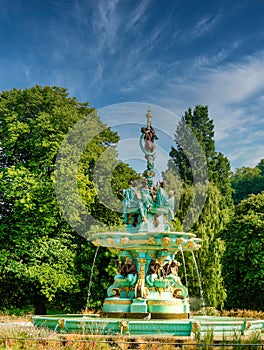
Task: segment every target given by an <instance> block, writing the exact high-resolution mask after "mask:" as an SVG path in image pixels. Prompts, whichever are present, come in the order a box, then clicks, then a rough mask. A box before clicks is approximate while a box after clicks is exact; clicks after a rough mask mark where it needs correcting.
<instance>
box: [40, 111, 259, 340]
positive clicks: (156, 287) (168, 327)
mask: <svg viewBox="0 0 264 350" xmlns="http://www.w3.org/2000/svg"><path fill="white" fill-rule="evenodd" d="M146 116H147V125H146V127H142V128H141V137H140V148H141V150H142V151H143V153H144V155H145V159H146V162H147V167H146V170H145V171H144V173H143V177H142V179H141V180H140V181H134V182H133V183H132V184H131V186H130V188H128V189H125V190H123V218H124V223H125V224H126V230H124V232H103V233H96V234H93V236H92V239H91V240H92V243H93V244H94V245H95V246H96V247H97V249H98V248H99V247H107V248H108V249H110V250H115V251H116V252H117V253H118V259H119V261H118V267H117V270H118V272H117V274H116V275H115V277H114V280H113V283H112V285H110V286H109V287H108V289H107V291H106V293H107V296H106V298H105V300H104V303H103V308H102V316H99V315H91V314H84V315H52V316H33V321H34V324H35V325H37V326H47V327H49V328H51V329H53V330H56V331H60V332H69V333H70V332H85V333H88V334H109V335H111V334H122V335H167V336H168V335H170V336H191V335H193V334H194V333H196V332H200V334H201V335H203V334H205V333H206V332H207V331H208V330H210V331H212V330H213V331H214V332H215V333H218V334H221V335H222V334H223V333H224V334H225V335H229V334H232V333H234V332H238V333H241V334H246V333H247V332H250V331H252V330H256V329H258V330H260V329H261V328H263V326H264V323H263V321H258V320H246V319H236V318H225V319H224V318H220V317H214V318H212V317H206V316H205V317H201V316H200V317H190V304H189V295H188V289H187V286H184V285H183V284H182V282H181V278H180V277H179V276H178V268H179V265H180V263H179V262H178V261H177V253H179V254H181V255H183V253H184V251H190V252H191V253H192V254H193V252H194V251H195V250H197V249H200V247H201V243H202V242H201V239H200V238H197V237H196V235H195V234H193V233H186V232H173V231H171V229H170V226H171V225H170V222H171V221H172V219H173V217H174V213H173V211H174V194H173V192H168V193H167V192H166V184H165V183H164V182H163V181H162V182H160V183H158V184H157V185H156V184H154V176H155V173H154V159H155V140H156V139H158V137H157V135H156V132H155V130H154V128H153V127H152V125H151V118H152V116H151V111H150V109H149V110H148V111H147V114H146ZM184 268H185V266H184Z"/></svg>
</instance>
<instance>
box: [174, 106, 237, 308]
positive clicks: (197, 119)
mask: <svg viewBox="0 0 264 350" xmlns="http://www.w3.org/2000/svg"><path fill="white" fill-rule="evenodd" d="M213 137H214V124H213V121H212V120H211V119H209V116H208V107H207V106H196V107H195V108H194V110H193V111H192V109H191V108H189V109H188V111H187V112H185V115H184V116H183V117H182V119H181V121H180V122H179V124H178V126H177V128H176V133H175V142H176V148H172V150H171V152H170V156H171V159H172V161H173V162H174V164H175V166H176V169H177V172H178V174H179V175H180V178H181V180H182V181H183V188H184V191H183V196H182V200H181V202H180V206H179V210H178V212H177V213H176V218H178V219H179V220H180V221H181V222H182V223H184V222H186V216H189V221H188V222H190V223H192V228H191V231H192V232H193V233H195V234H196V235H197V236H198V237H200V238H202V240H203V243H202V249H201V250H200V251H199V252H198V254H197V255H198V259H197V260H198V267H199V270H200V274H201V282H202V288H203V290H204V296H205V302H206V304H207V305H210V306H215V307H223V304H224V300H225V296H226V292H225V289H224V286H223V276H222V265H221V258H222V255H223V253H224V242H223V240H222V238H221V231H222V230H223V228H224V227H225V225H226V223H227V222H228V221H229V219H230V216H231V214H232V206H233V202H232V191H231V187H230V181H229V175H230V164H229V161H228V160H227V158H226V157H225V156H224V155H223V154H221V153H218V152H216V150H215V142H214V139H213ZM194 139H195V140H196V141H194ZM197 144H198V146H197ZM199 147H200V149H199ZM199 196H200V200H198V199H196V197H199ZM203 199H204V200H203ZM190 206H191V208H190ZM199 207H203V210H202V212H199ZM199 214H200V215H199ZM194 221H195V223H194ZM183 228H184V227H183ZM191 264H193V262H191V261H190V260H188V261H187V265H189V271H191V278H190V279H191V285H190V287H189V289H190V292H191V293H193V294H196V295H197V294H198V295H199V291H198V284H197V283H195V281H194V279H195V277H194V272H193V268H192V266H191ZM196 280H197V279H196Z"/></svg>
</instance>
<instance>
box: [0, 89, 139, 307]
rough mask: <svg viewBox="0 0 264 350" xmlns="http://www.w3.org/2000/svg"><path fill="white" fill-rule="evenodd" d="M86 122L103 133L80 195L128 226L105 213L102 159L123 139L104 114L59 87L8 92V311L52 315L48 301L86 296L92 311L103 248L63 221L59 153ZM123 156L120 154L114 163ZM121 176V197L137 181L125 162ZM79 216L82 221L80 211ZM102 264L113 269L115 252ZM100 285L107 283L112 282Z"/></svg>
mask: <svg viewBox="0 0 264 350" xmlns="http://www.w3.org/2000/svg"><path fill="white" fill-rule="evenodd" d="M83 119H85V120H86V124H87V126H88V127H87V129H88V130H87V129H86V130H83V132H84V133H85V132H87V134H88V136H89V130H93V131H95V130H99V132H98V133H97V134H96V136H95V137H93V138H92V140H91V141H90V142H89V144H88V145H87V147H86V148H85V149H84V150H83V154H82V157H81V159H80V162H79V164H78V171H77V188H78V193H79V195H80V198H81V200H82V202H83V204H84V207H85V210H86V211H87V212H88V213H91V214H92V215H95V216H96V217H97V218H98V219H101V220H102V221H104V220H108V219H109V218H110V217H111V223H112V224H120V223H121V222H122V219H121V214H120V215H119V213H115V212H113V211H111V209H108V208H105V209H104V210H102V209H100V208H102V204H101V203H100V199H99V198H98V193H97V190H96V188H95V186H94V182H93V176H94V175H93V169H94V166H95V164H96V161H97V160H98V158H99V157H100V156H101V155H102V154H103V152H104V151H105V150H106V149H107V148H108V147H109V146H112V147H113V146H114V145H115V143H116V142H117V141H118V135H117V134H116V133H115V132H113V131H111V130H110V129H109V128H108V127H107V126H106V125H104V124H103V123H102V122H101V120H100V118H99V116H98V115H97V113H96V111H95V110H94V109H92V108H89V106H88V103H80V102H78V101H77V99H76V98H71V97H69V95H68V93H67V90H66V89H64V88H59V87H41V86H35V87H32V88H29V89H25V90H18V89H13V90H11V91H4V92H2V93H1V94H0V156H1V157H0V179H1V182H0V193H1V200H0V201H1V227H0V242H1V248H0V257H1V258H0V271H1V280H0V291H1V295H2V296H3V297H2V298H1V303H2V305H0V308H3V307H6V308H8V307H10V305H12V306H21V305H26V304H29V305H30V304H34V306H35V308H36V312H38V313H44V312H45V303H46V302H48V301H53V300H55V299H56V296H58V295H60V296H62V295H63V298H64V299H63V298H62V297H61V303H66V299H67V296H66V295H68V296H69V295H79V297H77V299H79V300H82V303H83V304H82V305H80V304H79V305H78V308H80V307H81V306H82V307H84V306H85V296H84V295H85V293H86V292H87V285H88V276H89V273H90V270H91V262H90V260H91V259H92V257H93V255H94V251H95V249H94V248H93V247H92V246H91V244H89V243H88V242H87V241H86V240H85V239H84V238H82V237H80V236H78V235H77V233H76V232H74V231H73V229H72V228H71V227H70V226H69V224H68V223H67V222H66V221H65V219H64V218H63V216H62V211H61V208H60V206H59V205H58V201H57V197H56V193H55V187H54V169H55V161H56V156H57V153H58V151H59V149H60V147H61V144H62V142H63V140H64V139H65V136H66V135H67V133H68V132H69V130H71V128H72V127H73V126H74V125H75V124H76V123H78V122H79V121H81V120H83ZM89 128H90V129H89ZM75 146H76V144H73V145H72V149H73V151H74V150H75ZM116 155H117V153H116V151H114V152H112V158H114V157H115V156H116ZM65 159H66V158H65ZM61 162H63V156H62V157H61ZM106 163H107V162H106ZM108 164H109V163H108ZM106 166H107V164H106ZM65 169H66V174H65V176H66V178H65V179H67V176H68V175H69V174H70V172H71V167H70V165H69V166H68V168H67V164H65ZM123 171H124V172H125V173H126V175H124V173H123ZM113 174H114V176H116V177H115V178H114V183H115V184H114V186H115V191H118V186H119V185H120V184H122V186H129V181H130V180H131V178H133V177H134V176H136V175H137V174H136V173H135V172H134V171H132V170H131V169H129V167H128V166H127V165H125V164H119V165H118V166H117V168H116V169H114V173H113ZM75 181H76V180H75ZM70 185H71V184H70V183H67V181H66V182H65V187H64V188H63V189H64V190H65V192H64V194H63V195H64V196H68V193H69V192H68V187H69V186H70ZM110 214H111V215H110ZM72 215H75V218H74V219H76V220H77V219H78V213H77V214H76V213H73V214H72ZM80 247H81V248H82V249H80ZM87 254H88V255H89V256H90V259H87V261H84V262H80V260H79V259H80V256H83V257H86V258H87ZM100 260H101V261H102V260H103V261H104V264H101V265H103V266H104V267H105V266H106V263H107V261H110V255H109V252H106V251H105V250H103V249H102V250H101V251H100V254H99V257H98V261H100ZM85 264H89V265H88V266H86V265H85ZM98 269H99V267H98ZM95 276H96V273H95ZM106 278H110V277H108V276H107V277H106ZM100 283H102V284H104V283H105V281H104V278H102V281H101V282H100V280H98V284H100ZM14 286H16V287H15V288H14ZM99 290H100V288H99ZM78 293H79V294H78ZM95 299H96V298H95ZM97 299H98V296H97ZM76 307H77V306H76Z"/></svg>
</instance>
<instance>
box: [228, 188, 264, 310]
mask: <svg viewBox="0 0 264 350" xmlns="http://www.w3.org/2000/svg"><path fill="white" fill-rule="evenodd" d="M224 237H225V241H226V252H225V255H224V259H223V266H224V269H223V273H224V280H225V285H226V289H227V301H226V305H227V307H229V308H245V309H254V310H264V301H263V292H264V280H263V275H264V249H263V248H264V192H261V193H259V194H257V195H253V194H252V195H250V196H249V197H248V198H247V199H244V200H242V201H241V202H240V203H239V204H238V205H237V206H236V209H235V214H234V217H233V219H232V220H231V222H230V223H229V225H228V226H227V228H226V230H225V232H224Z"/></svg>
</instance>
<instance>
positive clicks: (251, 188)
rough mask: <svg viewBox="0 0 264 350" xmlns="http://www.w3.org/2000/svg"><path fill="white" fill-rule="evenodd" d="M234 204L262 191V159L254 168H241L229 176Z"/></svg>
mask: <svg viewBox="0 0 264 350" xmlns="http://www.w3.org/2000/svg"><path fill="white" fill-rule="evenodd" d="M231 186H232V189H233V198H234V203H235V204H238V203H239V202H240V201H241V200H243V199H246V198H247V197H248V195H250V194H258V193H260V192H261V191H263V190H264V159H262V160H261V161H260V162H259V164H257V165H256V166H255V167H254V168H250V167H242V168H238V169H236V171H235V172H234V173H233V174H232V175H231Z"/></svg>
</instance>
